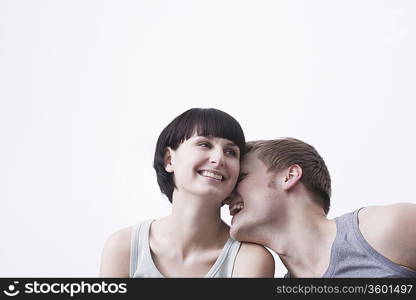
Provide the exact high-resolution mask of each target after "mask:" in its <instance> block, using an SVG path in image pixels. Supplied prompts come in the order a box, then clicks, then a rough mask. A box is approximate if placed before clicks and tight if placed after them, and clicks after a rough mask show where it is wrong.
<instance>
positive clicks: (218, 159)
mask: <svg viewBox="0 0 416 300" xmlns="http://www.w3.org/2000/svg"><path fill="white" fill-rule="evenodd" d="M210 162H211V163H213V164H214V163H215V164H218V165H223V164H224V152H223V150H222V149H213V150H212V152H211V157H210Z"/></svg>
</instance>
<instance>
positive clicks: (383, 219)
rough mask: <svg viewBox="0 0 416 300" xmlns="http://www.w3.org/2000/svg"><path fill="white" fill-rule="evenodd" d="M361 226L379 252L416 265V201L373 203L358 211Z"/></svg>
mask: <svg viewBox="0 0 416 300" xmlns="http://www.w3.org/2000/svg"><path fill="white" fill-rule="evenodd" d="M358 223H359V229H360V231H361V233H362V235H363V237H364V239H365V240H366V241H367V242H368V243H369V244H370V246H372V247H373V248H374V249H375V250H376V251H377V252H379V253H381V254H382V255H383V256H385V257H387V258H389V259H390V260H392V261H393V262H395V263H396V264H400V265H404V266H409V267H411V268H414V266H415V263H416V257H413V255H410V253H415V250H416V243H415V238H416V237H415V231H414V228H415V227H416V204H413V203H397V204H392V205H384V206H369V207H365V208H363V209H361V210H360V212H359V214H358Z"/></svg>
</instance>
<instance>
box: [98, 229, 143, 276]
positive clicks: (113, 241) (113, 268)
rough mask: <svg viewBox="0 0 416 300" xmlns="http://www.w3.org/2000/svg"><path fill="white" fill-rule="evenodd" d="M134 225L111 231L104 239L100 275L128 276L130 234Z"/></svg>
mask: <svg viewBox="0 0 416 300" xmlns="http://www.w3.org/2000/svg"><path fill="white" fill-rule="evenodd" d="M134 227H135V226H128V227H124V228H121V229H119V230H117V231H115V232H113V233H112V234H111V235H110V236H109V237H108V238H107V240H106V242H105V244H104V248H103V251H102V257H101V267H100V276H101V277H128V276H129V267H130V245H131V235H132V232H133V228H134Z"/></svg>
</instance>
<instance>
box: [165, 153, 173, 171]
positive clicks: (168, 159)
mask: <svg viewBox="0 0 416 300" xmlns="http://www.w3.org/2000/svg"><path fill="white" fill-rule="evenodd" d="M173 152H174V151H173V150H172V148H170V147H166V149H165V155H164V156H163V161H164V162H165V171H166V172H168V173H173V164H172V155H173Z"/></svg>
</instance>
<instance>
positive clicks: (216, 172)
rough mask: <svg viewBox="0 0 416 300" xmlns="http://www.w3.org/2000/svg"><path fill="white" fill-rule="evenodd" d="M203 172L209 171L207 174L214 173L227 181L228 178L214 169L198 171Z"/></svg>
mask: <svg viewBox="0 0 416 300" xmlns="http://www.w3.org/2000/svg"><path fill="white" fill-rule="evenodd" d="M203 171H207V172H210V173H214V174H216V175H219V176H222V179H223V180H225V179H226V178H227V176H225V175H224V173H222V172H219V171H217V170H212V169H200V170H198V173H200V172H203Z"/></svg>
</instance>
